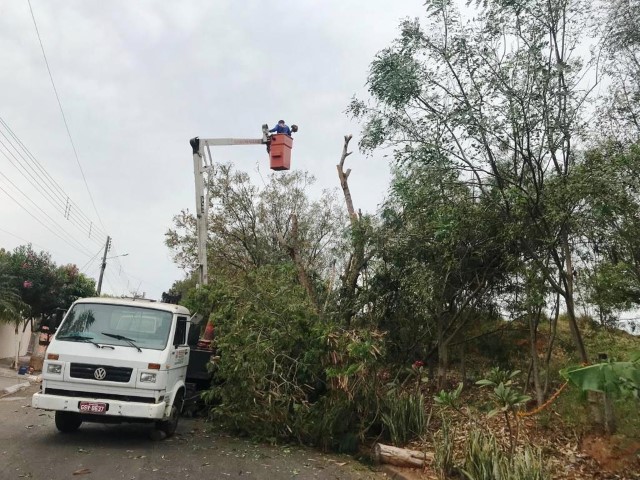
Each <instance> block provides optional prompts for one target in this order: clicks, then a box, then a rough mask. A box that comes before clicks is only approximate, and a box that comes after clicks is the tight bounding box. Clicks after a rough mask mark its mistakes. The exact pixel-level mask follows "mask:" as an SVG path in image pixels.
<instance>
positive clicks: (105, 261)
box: [96, 236, 111, 296]
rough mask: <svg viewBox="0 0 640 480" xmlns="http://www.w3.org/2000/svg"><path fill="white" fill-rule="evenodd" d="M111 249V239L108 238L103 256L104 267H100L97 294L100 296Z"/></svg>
mask: <svg viewBox="0 0 640 480" xmlns="http://www.w3.org/2000/svg"><path fill="white" fill-rule="evenodd" d="M110 248H111V237H109V236H107V243H105V245H104V253H103V254H102V265H100V278H99V279H98V288H97V290H96V293H97V294H98V296H100V292H101V291H102V277H103V276H104V269H105V268H107V252H108V251H109V249H110Z"/></svg>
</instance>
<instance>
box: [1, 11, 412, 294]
mask: <svg viewBox="0 0 640 480" xmlns="http://www.w3.org/2000/svg"><path fill="white" fill-rule="evenodd" d="M423 3H424V2H423V1H422V0H395V1H393V2H390V1H388V0H385V1H383V0H367V1H364V0H359V1H356V0H351V1H350V0H335V1H334V0H315V1H312V0H308V1H306V0H299V1H288V2H262V1H261V2H258V1H243V2H238V1H231V0H227V1H222V0H219V1H211V0H209V1H184V2H167V1H165V2H160V1H155V2H152V1H139V0H112V1H109V2H104V1H97V0H95V1H88V0H64V1H62V0H46V1H45V0H32V2H31V4H32V7H33V11H34V14H35V18H36V21H37V24H38V28H39V31H40V35H41V37H42V41H43V44H44V48H45V50H46V53H47V59H48V61H49V65H50V67H51V71H52V74H53V78H54V80H55V83H56V87H57V90H58V93H59V95H60V99H61V101H62V105H63V107H64V111H65V114H66V117H67V121H68V124H69V128H70V131H71V134H72V137H73V140H74V142H75V145H76V148H77V151H78V155H79V159H80V163H81V165H82V167H83V169H84V173H85V176H86V180H87V183H88V185H89V187H90V189H91V192H92V196H93V199H94V201H95V205H96V207H97V211H98V214H99V217H100V218H101V220H102V222H100V220H99V219H98V214H96V212H95V210H94V208H93V205H92V202H91V199H90V197H89V194H88V193H87V190H86V187H85V185H84V182H83V180H82V176H81V174H80V169H79V167H78V164H77V162H76V159H75V157H74V154H73V150H72V147H71V144H70V141H69V138H68V136H67V133H66V130H65V126H64V123H63V120H62V116H61V114H60V110H59V108H58V104H57V101H56V98H55V95H54V92H53V89H52V86H51V83H50V80H49V77H48V73H47V69H46V66H45V63H44V60H43V57H42V52H41V50H40V45H39V43H38V38H37V36H36V32H35V28H34V25H33V21H32V18H31V13H30V11H29V5H28V3H27V1H26V0H24V1H11V2H10V1H4V2H0V45H2V48H0V117H2V119H3V120H4V121H5V122H6V123H7V124H8V126H9V127H10V128H11V129H12V130H13V132H14V133H15V134H16V135H17V136H18V137H19V138H20V140H21V141H22V142H23V143H24V145H25V146H26V147H27V148H28V149H29V150H30V151H31V153H32V154H33V155H34V156H35V157H36V159H37V160H38V161H39V162H40V164H41V165H42V166H43V167H44V168H45V169H46V171H47V172H48V173H49V174H50V175H51V176H52V177H53V179H55V181H56V182H57V183H58V184H59V185H60V186H61V188H62V189H63V190H64V192H66V194H68V195H69V197H70V198H71V200H72V201H73V202H75V204H76V205H78V206H79V207H80V210H81V212H83V213H84V214H86V217H88V218H89V219H90V221H91V222H93V223H94V224H95V225H96V228H99V229H101V230H103V231H104V232H106V233H108V234H109V235H111V236H112V237H113V246H114V250H113V251H112V252H110V255H116V254H123V253H127V254H128V256H126V257H121V258H119V259H117V260H115V259H113V260H110V261H109V262H108V266H107V274H106V278H105V283H104V286H103V292H106V293H112V294H117V295H120V294H126V293H128V292H130V291H132V290H136V289H138V288H139V291H140V292H143V291H144V292H146V293H147V296H150V297H152V298H158V297H159V295H160V293H161V292H162V291H164V290H167V289H168V288H169V287H170V286H171V284H172V283H173V281H174V280H176V279H179V278H182V277H183V276H184V272H182V271H181V270H179V269H178V268H177V267H176V266H175V265H174V264H173V262H172V260H171V257H170V252H169V250H168V249H167V248H166V247H165V245H164V233H165V232H166V230H167V228H168V227H169V226H170V225H171V219H172V216H173V215H174V214H176V213H178V212H179V211H180V210H181V209H184V208H189V209H190V210H191V211H193V210H194V205H193V204H194V202H195V200H194V180H193V168H192V160H191V149H190V147H189V143H188V142H189V139H190V138H192V137H194V136H200V137H241V138H246V137H249V138H258V137H259V136H260V125H261V124H262V123H264V122H268V123H269V124H274V123H275V122H276V121H277V120H278V119H279V118H284V119H286V120H287V122H288V123H289V124H291V123H296V124H298V125H299V126H300V132H299V133H298V134H297V135H296V137H295V145H294V150H293V158H292V168H294V169H304V170H308V171H309V172H311V173H312V174H313V175H315V176H316V178H317V180H318V183H317V186H318V190H317V191H319V190H320V189H321V188H334V187H337V186H338V179H337V175H336V169H335V164H336V163H337V160H338V157H339V154H340V151H341V148H342V136H343V135H344V134H347V133H353V134H354V135H355V137H356V138H355V140H356V141H357V139H358V138H357V137H358V133H359V131H360V127H359V125H358V124H357V123H355V122H353V121H351V120H350V119H349V118H348V117H347V116H346V115H345V114H344V110H345V108H346V106H347V105H348V103H349V100H350V98H351V97H352V95H353V94H354V93H357V94H363V93H364V92H365V91H366V87H365V82H366V78H367V72H368V65H369V63H370V62H371V60H372V59H373V57H374V55H375V54H376V52H378V51H379V50H381V49H382V48H384V47H386V46H387V45H389V43H390V42H391V41H392V40H393V39H394V38H395V36H396V33H397V26H398V23H399V21H400V20H401V19H402V18H404V17H415V16H418V15H420V14H421V13H422V9H423V6H422V5H423ZM5 134H6V131H5ZM0 140H4V141H5V144H6V143H7V141H6V139H5V138H4V137H1V136H0ZM355 146H356V145H355V142H354V147H355ZM2 151H4V152H5V154H6V155H3V154H1V153H0V172H1V173H2V174H3V175H0V188H2V189H4V190H6V191H7V192H9V193H10V194H11V195H12V196H14V197H15V198H16V199H17V200H18V201H19V202H20V203H21V204H22V205H23V207H25V208H27V209H28V210H29V211H31V212H32V213H34V214H35V215H36V216H37V217H38V218H39V219H40V220H41V221H42V222H44V223H47V224H48V225H49V226H50V229H51V230H53V231H55V232H57V233H58V236H56V235H54V234H53V233H52V232H51V231H50V230H48V229H46V228H45V227H43V225H42V223H40V222H39V221H37V220H35V219H34V218H32V217H31V216H30V215H29V214H28V213H26V212H25V211H24V210H23V209H22V208H21V207H20V206H19V205H17V204H16V203H15V202H14V201H13V200H11V199H10V198H9V197H8V196H7V194H6V193H5V192H3V191H2V190H0V247H4V248H8V249H13V248H14V247H16V246H18V245H20V244H24V243H26V241H30V242H33V244H34V247H35V248H36V249H44V250H47V251H49V252H51V254H52V255H53V259H54V260H55V261H56V263H58V264H63V263H75V264H77V265H78V266H79V267H83V266H85V265H86V267H85V270H84V272H85V273H87V274H88V275H90V276H92V277H94V278H97V275H98V269H99V255H97V254H98V252H99V250H100V248H101V246H100V244H101V243H102V242H103V241H104V238H103V237H99V236H98V234H96V231H95V230H94V231H93V236H92V237H91V238H89V235H88V231H87V230H86V229H81V228H79V226H78V227H77V226H76V224H80V223H84V222H83V221H82V218H84V217H80V216H79V215H80V213H79V212H75V207H72V208H74V212H73V213H72V214H71V219H70V220H67V219H66V218H65V216H64V212H63V211H59V210H56V209H55V208H54V207H53V206H52V205H51V204H50V203H49V202H48V201H47V200H46V199H45V198H44V197H42V196H41V195H40V193H39V192H38V190H39V189H37V188H35V187H34V186H33V185H32V183H36V184H38V181H37V180H38V177H34V178H35V180H34V179H32V183H29V182H27V180H25V179H24V178H23V176H22V175H21V173H20V172H21V170H20V169H19V167H20V164H19V163H18V162H17V160H16V158H17V159H18V160H20V162H23V163H25V165H26V162H25V161H24V159H20V157H18V156H17V154H16V157H12V156H11V155H10V154H9V152H8V150H5V149H4V147H3V146H2V145H0V152H2ZM14 154H15V152H14ZM7 156H8V157H7ZM214 156H217V157H218V158H217V159H216V160H218V161H232V162H234V163H235V164H237V167H238V168H239V169H243V170H246V171H249V172H251V173H252V175H254V176H255V177H256V178H259V174H262V175H263V176H264V175H267V174H268V172H269V169H268V157H267V156H266V153H265V152H264V149H263V148H262V147H255V146H238V147H232V148H225V149H218V150H216V151H215V152H214ZM10 160H13V163H17V164H18V166H16V165H14V164H12V163H11V162H10ZM348 162H349V167H351V168H352V169H353V173H352V176H351V177H350V179H349V180H350V185H351V188H352V194H353V197H354V201H355V203H356V206H357V207H360V208H362V209H363V210H367V211H374V210H375V209H376V206H377V205H378V204H379V203H380V201H381V200H382V199H383V198H384V196H385V193H386V189H387V186H388V182H389V166H388V161H387V159H386V158H384V152H380V153H378V154H376V155H374V156H372V157H369V158H366V157H363V156H362V155H360V154H358V153H354V155H352V156H351V157H349V161H348ZM11 183H13V184H15V186H13V185H11ZM17 189H19V190H20V191H22V192H23V193H24V194H26V195H27V196H28V197H29V199H30V200H31V201H33V202H35V204H33V203H30V202H29V200H27V199H26V198H25V197H24V196H23V195H22V194H21V193H20V192H19V191H18V190H17ZM40 189H42V187H41V188H40ZM36 205H37V207H36ZM39 208H41V209H42V211H40V210H38V209H39ZM43 212H45V213H46V214H47V215H49V216H50V217H51V219H49V218H46V217H45V214H44V213H43ZM74 213H76V215H78V216H75V217H74ZM74 218H75V222H74V221H72V220H74ZM52 220H55V222H57V224H58V226H56V225H54V224H53V221H52ZM61 229H64V231H63V232H61V231H60V230H61ZM65 232H66V233H65ZM98 233H100V232H98ZM69 234H71V235H73V240H72V241H69V239H68V238H67V240H68V241H67V242H65V241H63V240H61V238H59V237H65V238H66V235H69ZM70 243H71V244H72V245H70ZM78 244H79V245H78ZM94 256H95V258H94Z"/></svg>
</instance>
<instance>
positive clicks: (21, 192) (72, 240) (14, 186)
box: [0, 172, 86, 251]
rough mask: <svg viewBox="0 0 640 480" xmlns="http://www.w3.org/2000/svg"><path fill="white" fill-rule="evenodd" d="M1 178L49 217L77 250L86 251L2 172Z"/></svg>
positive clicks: (0, 173)
mask: <svg viewBox="0 0 640 480" xmlns="http://www.w3.org/2000/svg"><path fill="white" fill-rule="evenodd" d="M0 176H2V177H4V178H5V179H6V180H7V181H8V182H9V183H10V184H11V186H13V188H15V189H16V190H17V191H18V192H19V193H20V194H22V196H23V197H24V198H26V199H27V200H28V201H29V202H31V204H32V205H33V206H34V207H35V208H36V209H37V210H39V211H40V213H42V214H43V215H44V216H45V217H47V218H48V219H49V220H51V222H52V223H53V224H54V225H55V226H57V227H58V228H59V229H60V231H61V232H62V234H63V235H67V237H68V238H69V239H70V241H71V242H72V243H75V245H76V248H79V249H80V250H82V249H84V248H85V247H84V245H82V244H81V243H80V242H78V241H77V240H76V239H75V238H74V237H73V235H71V234H70V233H69V232H67V231H66V230H65V229H64V227H62V226H61V225H60V224H59V223H58V222H56V221H55V220H54V219H53V218H51V216H50V215H49V214H48V213H47V212H45V211H44V210H43V209H42V208H41V207H40V206H39V205H37V204H36V202H34V201H33V200H31V198H30V197H29V196H28V195H27V194H26V193H24V192H23V191H22V190H20V188H19V187H18V186H17V185H16V184H15V183H13V182H12V181H11V179H10V178H8V177H7V176H6V175H5V174H4V173H2V172H0ZM14 201H17V200H15V198H14ZM20 206H22V207H23V208H24V206H23V205H22V204H20ZM85 251H86V249H85Z"/></svg>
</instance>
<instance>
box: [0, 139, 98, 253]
mask: <svg viewBox="0 0 640 480" xmlns="http://www.w3.org/2000/svg"><path fill="white" fill-rule="evenodd" d="M1 133H2V132H0V134H1ZM0 145H2V146H3V147H4V148H5V149H7V147H6V145H5V144H4V142H3V141H2V140H1V139H0ZM7 150H8V149H7ZM0 153H2V155H3V156H4V157H5V158H6V159H7V160H8V161H9V163H11V164H12V165H13V166H14V167H15V168H16V169H17V170H18V171H19V172H20V173H21V174H22V176H23V177H24V178H25V179H26V180H27V181H28V182H29V183H30V184H31V185H32V186H33V187H34V188H35V189H36V191H38V192H39V193H40V195H42V196H43V198H45V200H49V203H50V204H51V205H53V206H54V208H55V207H57V205H56V204H55V203H53V202H52V201H51V199H50V198H49V199H47V197H46V195H45V193H44V190H43V189H42V188H41V187H42V185H41V184H40V183H39V182H38V181H37V180H36V179H35V178H34V177H33V175H31V174H30V173H29V172H28V171H27V170H26V169H24V166H23V167H22V168H23V169H24V171H22V170H20V169H19V168H18V166H17V165H20V161H19V160H18V159H17V158H16V157H15V155H13V153H11V152H10V151H9V154H10V155H11V156H12V157H13V158H14V160H15V161H16V162H17V164H16V163H14V161H13V160H11V158H10V157H9V156H8V155H7V154H6V153H5V152H4V151H3V150H0ZM0 173H1V172H0ZM2 176H3V177H4V178H6V179H7V180H8V181H9V182H10V183H11V184H12V185H13V187H14V188H15V189H16V190H18V191H19V192H20V193H22V194H23V195H24V196H25V197H26V198H28V199H29V201H31V202H32V203H34V202H33V201H32V200H31V199H30V197H29V196H28V195H26V194H25V193H24V192H22V190H21V189H20V188H19V187H18V186H17V185H15V183H13V182H12V181H11V180H10V179H9V178H8V177H7V176H6V175H4V174H2ZM34 205H35V203H34ZM38 208H39V209H40V210H42V209H41V208H40V207H38ZM65 213H66V212H65ZM49 218H50V219H51V217H49ZM65 218H66V219H67V220H68V221H69V222H70V223H71V224H74V225H75V226H76V227H78V228H79V229H80V230H81V231H83V232H84V226H83V225H82V224H79V223H78V222H77V221H75V219H74V218H73V217H72V216H71V215H65ZM51 220H52V221H54V222H55V220H53V219H51ZM60 228H61V229H63V230H64V228H63V227H61V226H60ZM88 238H89V239H90V240H92V241H94V242H97V243H98V244H101V242H100V241H98V240H97V239H96V238H95V237H94V238H93V239H92V238H91V236H89V237H88Z"/></svg>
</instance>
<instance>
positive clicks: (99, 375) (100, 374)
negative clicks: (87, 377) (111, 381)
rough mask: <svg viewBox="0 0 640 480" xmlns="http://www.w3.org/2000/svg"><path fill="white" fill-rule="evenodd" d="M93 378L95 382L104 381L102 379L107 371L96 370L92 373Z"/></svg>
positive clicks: (102, 369)
mask: <svg viewBox="0 0 640 480" xmlns="http://www.w3.org/2000/svg"><path fill="white" fill-rule="evenodd" d="M93 376H94V377H95V379H96V380H104V378H105V377H106V376H107V371H106V370H105V369H104V368H102V367H100V368H96V371H95V372H93Z"/></svg>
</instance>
